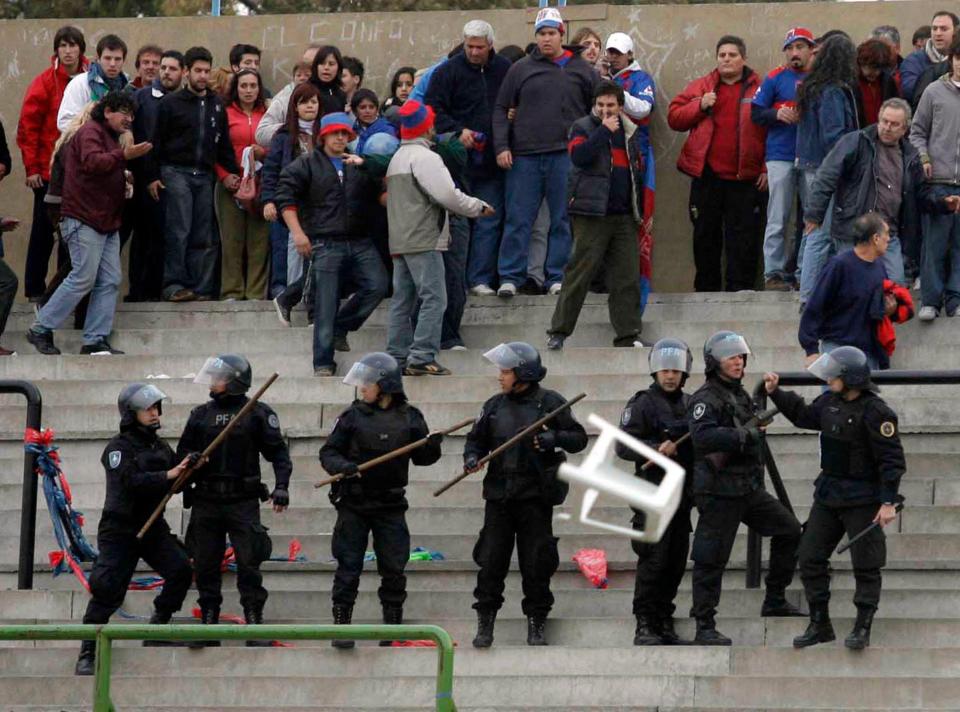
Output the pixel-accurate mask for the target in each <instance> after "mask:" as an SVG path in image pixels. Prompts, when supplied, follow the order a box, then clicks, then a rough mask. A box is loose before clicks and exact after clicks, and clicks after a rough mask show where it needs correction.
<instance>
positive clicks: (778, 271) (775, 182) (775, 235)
mask: <svg viewBox="0 0 960 712" xmlns="http://www.w3.org/2000/svg"><path fill="white" fill-rule="evenodd" d="M800 180H802V178H801V174H800V171H799V170H798V169H797V168H796V167H795V166H794V164H793V161H767V185H768V187H769V191H770V197H769V199H768V200H767V229H766V230H765V231H764V234H763V275H764V277H765V278H766V279H770V278H772V277H777V278H779V279H784V278H785V277H786V276H787V273H786V269H785V268H786V264H787V254H788V252H789V250H788V248H789V245H790V243H791V239H790V238H791V235H788V234H787V227H788V225H789V223H790V214H791V213H792V212H793V206H794V204H795V203H796V202H797V188H798V184H799V182H800Z"/></svg>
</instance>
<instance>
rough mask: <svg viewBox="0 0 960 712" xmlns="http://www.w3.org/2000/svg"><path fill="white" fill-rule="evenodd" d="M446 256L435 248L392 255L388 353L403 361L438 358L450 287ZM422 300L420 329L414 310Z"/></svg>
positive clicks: (423, 360)
mask: <svg viewBox="0 0 960 712" xmlns="http://www.w3.org/2000/svg"><path fill="white" fill-rule="evenodd" d="M444 281H445V280H444V276H443V255H442V254H441V253H440V252H438V251H436V250H432V251H430V252H417V253H414V254H408V255H394V257H393V298H392V299H391V300H390V316H389V320H388V322H387V352H388V353H389V354H390V355H391V356H393V357H394V358H395V359H397V361H398V362H400V363H402V364H424V363H431V362H433V361H436V360H437V352H438V351H440V334H441V332H442V330H443V312H444V310H445V309H446V308H447V289H446V285H445V283H444ZM417 300H419V301H420V311H419V313H418V314H417V328H416V331H414V328H413V321H412V319H413V313H414V310H415V309H416V307H417Z"/></svg>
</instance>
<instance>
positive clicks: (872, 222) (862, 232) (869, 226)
mask: <svg viewBox="0 0 960 712" xmlns="http://www.w3.org/2000/svg"><path fill="white" fill-rule="evenodd" d="M886 225H887V222H886V220H884V219H883V218H882V217H881V216H880V213H875V212H872V211H871V212H869V213H867V214H866V215H861V216H860V217H858V218H857V219H856V220H854V221H853V242H854V244H855V245H863V244H865V243H867V242H870V240H872V239H873V236H874V235H879V234H880V233H881V232H883V228H884V227H886Z"/></svg>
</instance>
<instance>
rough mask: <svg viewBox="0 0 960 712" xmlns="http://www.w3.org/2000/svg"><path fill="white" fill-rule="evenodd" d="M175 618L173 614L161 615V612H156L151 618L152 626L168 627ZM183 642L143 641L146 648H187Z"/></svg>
mask: <svg viewBox="0 0 960 712" xmlns="http://www.w3.org/2000/svg"><path fill="white" fill-rule="evenodd" d="M172 617H173V614H171V613H161V612H160V611H157V610H154V612H153V615H152V616H150V625H166V624H167V623H169V622H170V619H171V618H172ZM185 645H186V643H184V642H183V641H182V640H145V641H143V647H144V648H182V647H183V646H185Z"/></svg>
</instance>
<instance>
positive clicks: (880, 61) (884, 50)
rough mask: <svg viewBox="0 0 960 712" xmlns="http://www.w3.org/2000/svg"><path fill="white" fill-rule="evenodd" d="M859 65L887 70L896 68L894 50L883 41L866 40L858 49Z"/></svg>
mask: <svg viewBox="0 0 960 712" xmlns="http://www.w3.org/2000/svg"><path fill="white" fill-rule="evenodd" d="M857 64H858V65H860V66H863V67H877V68H879V69H887V68H889V67H893V66H894V59H893V49H891V47H890V45H888V44H887V43H886V42H884V41H883V40H877V39H870V40H864V41H863V42H861V43H860V46H859V47H857Z"/></svg>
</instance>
